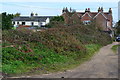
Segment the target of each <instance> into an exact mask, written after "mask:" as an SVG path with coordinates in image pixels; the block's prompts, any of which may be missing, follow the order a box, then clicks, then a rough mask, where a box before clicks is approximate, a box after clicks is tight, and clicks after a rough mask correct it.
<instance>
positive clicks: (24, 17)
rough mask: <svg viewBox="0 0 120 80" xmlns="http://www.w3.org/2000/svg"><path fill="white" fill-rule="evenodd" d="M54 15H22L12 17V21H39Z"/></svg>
mask: <svg viewBox="0 0 120 80" xmlns="http://www.w3.org/2000/svg"><path fill="white" fill-rule="evenodd" d="M52 17H54V16H32V17H28V16H20V17H15V18H13V19H12V21H39V22H45V21H46V19H47V18H52Z"/></svg>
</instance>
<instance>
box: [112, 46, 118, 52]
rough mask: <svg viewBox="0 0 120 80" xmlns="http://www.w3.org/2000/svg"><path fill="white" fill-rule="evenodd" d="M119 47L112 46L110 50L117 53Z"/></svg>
mask: <svg viewBox="0 0 120 80" xmlns="http://www.w3.org/2000/svg"><path fill="white" fill-rule="evenodd" d="M119 46H120V45H114V46H112V48H111V49H112V50H113V51H114V52H115V53H117V50H118V47H119Z"/></svg>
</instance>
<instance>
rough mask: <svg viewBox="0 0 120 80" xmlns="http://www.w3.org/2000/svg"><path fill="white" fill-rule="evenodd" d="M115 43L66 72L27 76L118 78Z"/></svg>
mask: <svg viewBox="0 0 120 80" xmlns="http://www.w3.org/2000/svg"><path fill="white" fill-rule="evenodd" d="M116 44H118V43H117V42H114V43H113V44H110V45H107V46H104V47H102V48H101V49H100V50H99V52H98V53H97V54H96V55H94V56H93V57H92V58H91V60H90V61H87V62H85V63H83V64H81V65H80V66H79V67H77V68H75V69H73V70H67V71H66V72H59V73H51V74H43V75H33V76H26V77H32V78H61V77H64V78H118V54H115V53H114V52H113V51H112V50H111V47H112V46H113V45H116Z"/></svg>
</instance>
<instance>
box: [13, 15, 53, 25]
mask: <svg viewBox="0 0 120 80" xmlns="http://www.w3.org/2000/svg"><path fill="white" fill-rule="evenodd" d="M52 17H53V16H38V15H37V14H35V15H34V13H31V15H30V16H19V17H15V18H13V19H12V24H13V25H14V26H15V27H20V26H23V27H35V26H36V27H42V26H45V25H46V24H48V23H49V22H50V18H52Z"/></svg>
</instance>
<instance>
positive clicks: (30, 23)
mask: <svg viewBox="0 0 120 80" xmlns="http://www.w3.org/2000/svg"><path fill="white" fill-rule="evenodd" d="M13 22H14V21H12V24H13ZM17 22H19V24H17ZM22 22H25V25H29V26H31V25H32V22H33V21H15V24H14V26H16V25H22ZM45 24H46V22H33V25H34V26H41V25H45Z"/></svg>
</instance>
